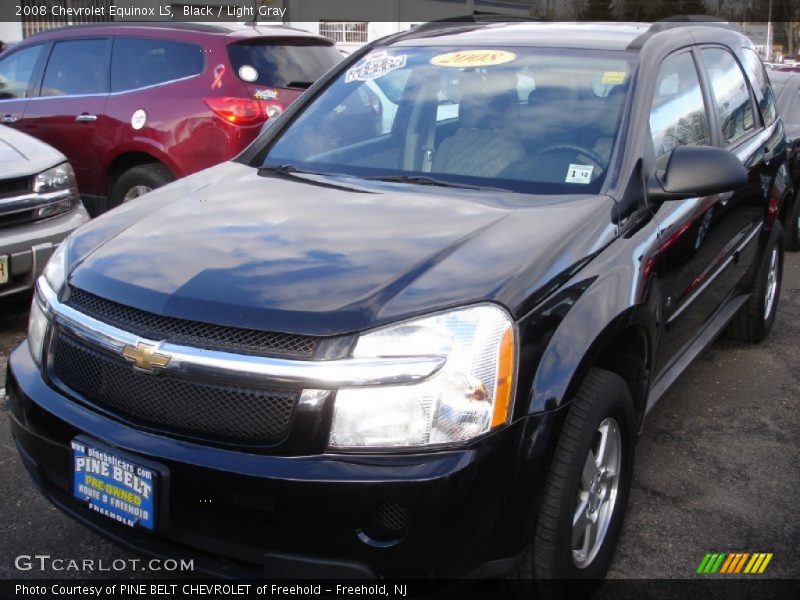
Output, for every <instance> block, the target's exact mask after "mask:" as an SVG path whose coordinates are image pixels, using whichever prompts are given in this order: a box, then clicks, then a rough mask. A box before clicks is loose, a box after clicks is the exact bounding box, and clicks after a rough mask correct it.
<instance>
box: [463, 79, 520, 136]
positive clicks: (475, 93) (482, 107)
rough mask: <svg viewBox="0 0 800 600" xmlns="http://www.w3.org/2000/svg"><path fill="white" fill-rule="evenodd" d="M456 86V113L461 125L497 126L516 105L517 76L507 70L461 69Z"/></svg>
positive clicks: (500, 126) (479, 127) (476, 127)
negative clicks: (482, 70)
mask: <svg viewBox="0 0 800 600" xmlns="http://www.w3.org/2000/svg"><path fill="white" fill-rule="evenodd" d="M459 89H460V91H461V101H460V104H459V108H458V114H459V121H460V123H461V126H462V127H470V128H474V129H500V128H502V127H503V123H504V121H505V119H506V118H507V116H508V112H509V111H510V110H511V108H512V107H514V106H515V105H516V104H518V100H517V79H516V76H515V74H514V73H513V72H510V71H504V70H499V69H488V70H486V71H484V72H479V71H465V72H464V73H463V74H462V75H461V81H460V85H459Z"/></svg>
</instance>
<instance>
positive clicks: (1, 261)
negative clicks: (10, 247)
mask: <svg viewBox="0 0 800 600" xmlns="http://www.w3.org/2000/svg"><path fill="white" fill-rule="evenodd" d="M9 279H11V274H10V273H9V272H8V254H3V255H0V285H3V284H5V283H8V280H9Z"/></svg>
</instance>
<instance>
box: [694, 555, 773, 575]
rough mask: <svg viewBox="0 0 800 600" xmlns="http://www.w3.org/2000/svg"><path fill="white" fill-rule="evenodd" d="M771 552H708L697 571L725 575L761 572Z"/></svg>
mask: <svg viewBox="0 0 800 600" xmlns="http://www.w3.org/2000/svg"><path fill="white" fill-rule="evenodd" d="M771 560H772V552H754V553H752V554H751V553H749V552H728V553H725V552H709V553H707V554H706V555H705V557H704V558H703V560H702V561H701V562H700V566H699V567H697V572H698V573H700V574H703V575H707V574H714V573H721V574H726V575H732V574H739V573H749V574H757V573H758V574H760V573H763V572H764V571H765V570H766V568H767V565H768V564H769V561H771Z"/></svg>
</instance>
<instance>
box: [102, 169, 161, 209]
mask: <svg viewBox="0 0 800 600" xmlns="http://www.w3.org/2000/svg"><path fill="white" fill-rule="evenodd" d="M172 181H175V177H174V176H173V175H172V173H171V172H170V170H169V169H167V167H165V166H164V165H162V164H161V163H148V164H144V165H137V166H135V167H131V168H130V169H128V170H127V171H125V172H124V173H123V174H122V175H120V176H119V179H117V181H116V183H115V184H114V187H113V188H112V189H111V194H110V195H109V197H108V208H109V209H111V208H116V207H117V206H119V205H121V204H124V203H125V202H127V201H130V200H132V199H134V198H135V197H138V196H133V197H131V196H130V194H132V193H135V192H134V191H135V190H136V188H141V189H140V191H142V192H143V193H146V192H144V188H148V189H147V191H151V190H154V189H156V188H160V187H161V186H162V185H166V184H168V183H170V182H172ZM138 195H141V194H138ZM126 198H127V199H126Z"/></svg>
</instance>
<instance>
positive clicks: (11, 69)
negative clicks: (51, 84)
mask: <svg viewBox="0 0 800 600" xmlns="http://www.w3.org/2000/svg"><path fill="white" fill-rule="evenodd" d="M41 53H42V46H31V47H29V48H25V49H23V50H19V51H18V52H14V53H13V54H10V55H8V56H6V57H5V58H4V59H3V60H0V100H10V99H13V98H24V97H25V92H27V91H28V85H29V84H30V81H31V75H32V74H33V69H34V67H35V66H36V61H37V60H39V55H40V54H41Z"/></svg>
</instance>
